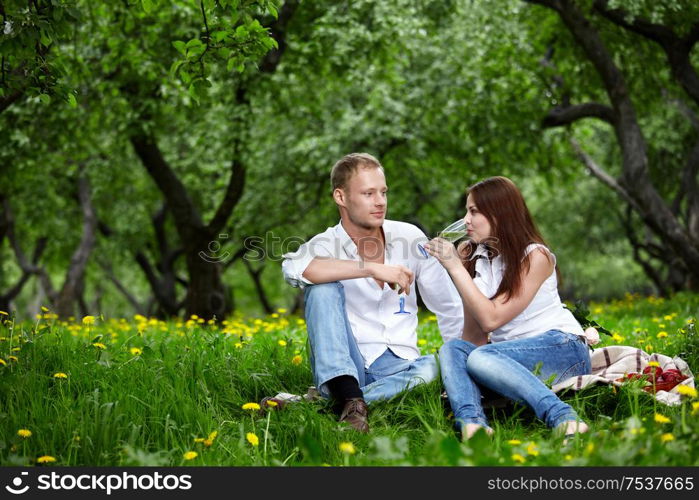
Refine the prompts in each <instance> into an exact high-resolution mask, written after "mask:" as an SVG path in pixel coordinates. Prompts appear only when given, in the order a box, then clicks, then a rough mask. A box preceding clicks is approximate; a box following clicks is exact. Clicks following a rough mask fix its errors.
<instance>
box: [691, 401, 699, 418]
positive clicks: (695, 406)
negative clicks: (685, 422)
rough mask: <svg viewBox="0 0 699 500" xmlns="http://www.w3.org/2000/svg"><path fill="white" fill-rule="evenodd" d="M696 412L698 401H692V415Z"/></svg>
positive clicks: (698, 405) (698, 410)
mask: <svg viewBox="0 0 699 500" xmlns="http://www.w3.org/2000/svg"><path fill="white" fill-rule="evenodd" d="M697 412H699V401H695V402H694V403H692V415H695V414H696V413H697Z"/></svg>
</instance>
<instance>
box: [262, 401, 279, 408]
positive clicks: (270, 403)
mask: <svg viewBox="0 0 699 500" xmlns="http://www.w3.org/2000/svg"><path fill="white" fill-rule="evenodd" d="M265 404H266V405H267V406H269V407H270V408H274V407H275V406H279V403H277V402H276V401H274V400H273V399H268V400H267V401H265Z"/></svg>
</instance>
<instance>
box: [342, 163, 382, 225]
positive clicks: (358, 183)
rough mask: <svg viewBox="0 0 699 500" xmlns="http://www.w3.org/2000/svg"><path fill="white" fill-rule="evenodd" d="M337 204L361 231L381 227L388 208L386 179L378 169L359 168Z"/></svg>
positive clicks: (343, 190)
mask: <svg viewBox="0 0 699 500" xmlns="http://www.w3.org/2000/svg"><path fill="white" fill-rule="evenodd" d="M341 191H342V196H341V199H340V201H338V200H337V197H336V201H338V203H339V204H340V206H341V207H344V208H345V211H346V214H347V217H348V218H349V220H350V221H351V222H352V224H354V225H356V226H359V227H361V228H363V229H375V228H377V227H381V226H382V225H383V221H384V218H385V217H386V209H387V207H388V198H387V194H386V192H387V191H388V188H387V187H386V177H385V176H384V174H383V171H382V170H381V169H380V168H364V167H361V166H360V167H359V168H358V169H357V171H356V172H355V173H354V174H353V175H352V177H350V179H349V181H348V182H347V185H346V186H345V188H344V189H342V190H341Z"/></svg>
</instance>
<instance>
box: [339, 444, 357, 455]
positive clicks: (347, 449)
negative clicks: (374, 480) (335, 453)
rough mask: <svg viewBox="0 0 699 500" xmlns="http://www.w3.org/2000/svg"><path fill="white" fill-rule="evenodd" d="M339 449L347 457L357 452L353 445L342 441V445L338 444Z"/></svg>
mask: <svg viewBox="0 0 699 500" xmlns="http://www.w3.org/2000/svg"><path fill="white" fill-rule="evenodd" d="M339 448H340V451H341V452H342V453H345V454H347V455H354V454H355V453H356V452H357V450H356V448H355V447H354V445H353V444H352V443H350V442H349V441H343V442H342V443H340V445H339Z"/></svg>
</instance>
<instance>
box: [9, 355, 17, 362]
mask: <svg viewBox="0 0 699 500" xmlns="http://www.w3.org/2000/svg"><path fill="white" fill-rule="evenodd" d="M7 359H9V360H10V361H14V362H17V361H18V358H17V356H8V357H7Z"/></svg>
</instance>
